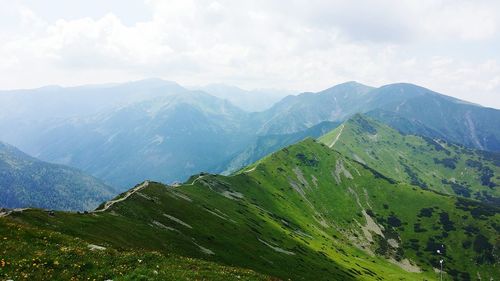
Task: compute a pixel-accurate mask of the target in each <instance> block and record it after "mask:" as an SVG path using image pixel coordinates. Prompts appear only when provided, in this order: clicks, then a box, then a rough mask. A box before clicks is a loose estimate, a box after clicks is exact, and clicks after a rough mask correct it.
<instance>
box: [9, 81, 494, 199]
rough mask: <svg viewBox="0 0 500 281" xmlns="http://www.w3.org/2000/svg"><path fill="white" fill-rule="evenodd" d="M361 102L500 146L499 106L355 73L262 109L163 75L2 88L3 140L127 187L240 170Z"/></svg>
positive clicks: (397, 119)
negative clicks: (370, 80) (352, 78)
mask: <svg viewBox="0 0 500 281" xmlns="http://www.w3.org/2000/svg"><path fill="white" fill-rule="evenodd" d="M230 89H232V88H229V90H230ZM220 93H223V91H222V92H220ZM226 93H227V94H230V93H231V91H227V92H226ZM221 95H222V94H221ZM358 112H362V113H367V114H369V115H370V116H371V117H372V118H374V119H377V120H379V121H382V122H384V123H387V124H389V125H390V126H391V127H393V128H396V129H398V130H399V131H400V132H403V133H406V134H419V135H424V136H427V137H431V138H439V139H445V140H447V141H449V142H453V143H459V144H463V145H466V146H468V147H473V148H480V149H485V150H500V145H499V142H498V140H500V136H499V134H500V128H499V126H500V121H498V120H500V113H499V112H500V111H499V110H496V109H490V108H485V107H481V106H478V105H474V104H470V103H466V102H463V101H460V100H457V99H454V98H450V97H447V96H444V95H440V94H438V93H435V92H432V91H430V90H428V89H425V88H422V87H418V86H415V85H411V84H392V85H387V86H384V87H380V88H373V87H369V86H365V85H362V84H359V83H356V82H348V83H344V84H340V85H337V86H334V87H332V88H329V89H326V90H324V91H321V92H319V93H303V94H300V95H298V96H287V97H285V98H284V99H282V100H281V101H279V102H278V103H276V104H275V105H274V106H272V107H271V108H269V109H268V110H265V111H262V112H254V113H248V112H245V111H243V110H241V109H239V108H238V107H236V106H234V105H232V103H231V102H230V101H228V100H224V99H221V98H218V97H215V96H213V95H210V94H208V93H205V92H203V91H195V90H188V89H185V88H183V87H181V86H179V85H178V84H176V83H173V82H168V81H163V80H160V79H148V80H142V81H135V82H130V83H123V84H109V85H93V86H82V87H73V88H61V87H44V88H40V89H34V90H18V91H3V92H0V130H2V132H3V134H2V137H1V140H3V141H6V142H8V143H12V144H14V145H16V146H17V147H19V148H20V149H21V150H23V151H26V152H27V153H29V154H30V155H34V156H36V157H38V158H40V159H41V160H44V161H48V162H54V163H59V164H65V165H68V166H72V167H76V168H79V169H81V170H83V171H85V172H87V173H89V174H92V175H93V176H96V177H98V178H101V179H103V180H105V181H106V183H108V184H111V185H115V186H118V187H120V188H122V189H124V188H128V187H130V186H132V185H134V184H135V183H136V182H138V181H142V180H144V179H152V180H160V181H163V182H172V181H182V180H185V179H186V178H187V177H188V176H189V175H191V174H195V173H199V172H202V171H208V172H224V171H225V172H229V171H234V170H238V169H240V168H241V167H243V166H244V165H246V164H249V163H252V162H253V161H256V160H257V159H260V158H261V157H263V156H264V155H266V154H268V153H272V152H274V151H276V150H278V149H280V148H282V147H284V146H286V145H289V144H291V143H294V142H296V141H298V140H301V139H303V138H305V137H308V136H309V137H317V136H319V135H318V133H319V132H322V131H321V129H319V130H318V128H322V126H321V125H320V124H328V123H324V122H333V123H337V122H342V121H345V120H346V119H347V118H349V117H350V116H352V115H354V114H356V113H358ZM495 120H497V122H495ZM316 126H317V127H316ZM330 129H331V128H330Z"/></svg>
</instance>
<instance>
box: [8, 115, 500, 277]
mask: <svg viewBox="0 0 500 281" xmlns="http://www.w3.org/2000/svg"><path fill="white" fill-rule="evenodd" d="M342 128H343V129H342ZM340 130H342V133H341V134H340V135H339V131H340ZM375 130H376V132H375ZM350 132H356V133H358V135H360V136H359V137H360V138H362V137H367V136H374V135H377V136H379V138H380V139H379V140H377V141H380V142H382V144H384V142H385V141H386V140H387V139H391V140H393V141H394V142H397V143H396V145H397V146H399V145H402V144H401V143H398V142H399V141H400V140H401V138H408V141H409V142H410V144H411V145H414V146H415V147H416V148H418V149H419V150H422V151H423V152H425V151H426V149H428V148H429V147H432V149H436V147H437V146H440V147H442V148H443V149H446V150H448V151H450V155H451V156H454V154H453V153H455V152H456V151H457V150H456V149H457V147H455V146H450V147H448V146H447V145H446V144H444V143H433V144H429V143H426V142H425V140H424V141H422V138H421V137H417V136H403V135H401V134H400V135H397V134H398V133H397V131H395V130H393V129H390V128H388V127H386V126H385V125H382V124H380V123H378V122H376V121H373V120H372V119H370V118H367V117H365V116H360V115H356V116H354V117H353V118H351V119H349V120H348V121H347V122H345V123H343V124H342V125H341V126H340V127H339V128H337V129H335V130H334V131H332V132H330V133H328V134H326V135H325V136H324V137H322V138H320V140H319V141H317V140H314V139H310V138H308V139H305V140H303V141H301V142H298V143H296V144H293V145H291V146H287V147H285V148H282V149H280V150H279V151H277V152H275V153H272V154H270V155H268V156H266V157H264V158H262V159H261V160H259V161H257V162H256V163H254V164H252V165H249V166H247V167H245V168H244V169H241V170H240V171H238V172H236V173H234V174H231V175H229V176H221V175H214V174H207V173H201V174H197V175H193V176H191V177H190V178H189V179H188V180H187V181H186V182H184V183H183V184H176V185H175V186H169V185H164V184H161V183H158V182H152V181H145V182H143V183H141V184H138V185H136V186H135V187H134V188H132V189H130V190H128V191H127V192H124V193H122V194H121V195H119V196H117V197H116V198H115V199H113V200H111V201H108V202H105V203H103V204H101V205H100V206H99V207H98V208H97V209H96V210H95V211H93V212H91V213H88V214H82V213H66V212H47V211H44V210H38V209H28V210H23V211H6V212H4V213H3V216H5V218H3V219H0V222H1V223H2V224H3V226H4V227H6V229H8V230H7V233H8V234H6V235H7V236H5V237H7V240H9V239H12V238H14V237H17V238H16V239H19V240H21V241H23V242H22V243H24V242H26V243H28V242H29V241H33V240H35V241H37V243H35V244H38V243H40V244H41V245H46V246H44V248H41V249H40V251H41V256H40V257H38V258H37V260H36V261H35V262H34V263H35V264H42V265H44V266H43V268H42V269H40V268H39V267H36V266H32V267H27V266H26V265H24V264H23V263H22V262H12V266H9V267H7V271H4V272H3V273H2V274H4V275H3V276H7V277H13V276H14V277H16V276H19V273H16V269H19V268H23V270H24V271H23V272H25V274H28V276H31V277H33V278H35V279H36V277H37V276H38V277H39V276H41V275H42V274H45V273H43V272H45V271H46V269H47V268H48V269H50V272H51V274H55V276H59V274H70V275H71V274H72V276H78V277H81V278H84V277H88V278H101V279H102V278H113V279H114V278H116V276H119V275H121V276H122V278H124V279H137V278H144V279H156V280H161V279H162V277H163V278H164V279H172V280H174V279H180V280H182V279H188V278H182V275H177V276H175V274H179V273H177V272H176V271H173V272H172V273H171V275H170V277H165V276H166V271H167V270H168V267H167V266H166V263H167V262H165V260H167V259H168V260H169V261H170V267H174V265H177V266H178V267H182V266H185V264H186V260H183V258H182V257H189V258H191V259H190V260H188V261H190V262H191V264H192V265H191V267H193V268H194V269H195V271H194V273H186V274H196V273H197V272H200V267H199V266H197V264H199V263H201V260H207V261H209V262H210V263H215V265H207V266H210V268H212V269H213V270H212V271H211V274H213V275H212V277H211V278H210V279H213V280H224V275H223V272H224V270H222V269H221V267H222V268H223V267H227V266H229V268H239V269H233V270H232V271H231V272H245V271H244V270H246V269H250V270H251V271H246V272H247V275H245V279H248V280H266V279H267V280H269V279H272V278H279V279H282V280H287V279H293V280H311V279H316V280H384V279H387V280H435V279H439V268H440V262H439V261H440V260H444V264H443V270H444V272H445V276H446V278H452V279H454V280H471V279H473V278H476V277H477V278H480V279H490V278H495V277H496V276H498V273H499V272H498V268H497V265H498V255H499V253H498V249H499V247H498V246H499V244H498V243H499V240H498V232H499V231H500V230H499V229H498V226H499V225H500V210H499V209H498V206H495V205H492V204H489V203H483V202H481V201H478V200H471V199H468V198H464V197H463V196H461V194H458V196H457V194H454V193H453V192H452V189H448V190H446V191H447V192H446V193H449V194H446V193H445V192H442V191H441V190H437V191H435V189H436V188H434V187H433V186H432V185H431V184H432V183H433V182H432V181H430V180H429V179H428V178H426V177H424V174H425V171H421V170H419V167H421V165H425V164H422V163H420V162H419V161H418V160H421V159H418V158H416V157H417V156H418V157H421V156H420V155H419V154H409V155H407V158H406V160H408V161H411V160H412V159H413V158H415V159H416V160H415V162H416V164H414V165H412V166H409V170H411V171H412V173H410V174H416V175H417V177H418V178H420V179H421V181H422V182H425V183H427V184H428V186H427V188H425V187H422V186H421V185H419V184H416V183H415V182H413V181H412V178H411V177H408V176H407V175H405V174H402V173H401V174H393V173H388V174H386V172H387V171H388V169H390V167H389V166H390V165H396V167H398V165H401V163H400V162H396V163H395V162H391V161H386V159H385V158H382V157H383V156H385V155H386V154H385V152H384V153H381V154H379V155H375V156H377V157H379V158H381V159H380V160H381V161H382V162H384V165H381V166H374V167H372V166H370V165H371V163H370V162H369V161H368V160H364V157H368V156H365V155H364V154H361V153H359V155H358V157H356V156H354V154H353V153H356V155H357V154H358V153H357V152H358V151H359V150H360V149H361V150H362V149H363V146H361V145H360V144H359V143H357V142H355V140H354V142H352V147H358V146H359V149H358V148H356V149H354V148H353V150H352V151H347V150H345V149H343V145H340V144H341V143H343V144H344V145H345V146H346V147H347V146H348V143H347V142H348V141H349V140H351V141H353V139H352V136H351V134H350ZM344 134H346V135H345V136H344V137H343V135H344ZM356 136H357V135H356ZM394 136H395V137H394ZM332 139H333V141H335V143H334V144H333V145H331V141H332ZM390 145H393V144H392V143H391V144H390ZM428 146H429V147H428ZM385 149H387V148H384V149H383V150H384V151H385ZM410 149H411V148H410ZM439 151H441V150H439ZM403 152H405V150H403ZM367 153H368V154H369V155H371V156H373V157H375V156H374V155H372V154H371V153H370V152H367ZM471 153H472V154H471V155H469V154H467V157H469V158H467V159H468V160H470V159H472V161H477V162H478V163H481V165H483V166H488V167H490V165H496V168H495V169H498V163H496V162H494V161H493V162H491V161H490V160H489V158H488V159H484V158H482V156H480V152H477V151H472V152H471ZM443 155H447V154H446V152H443ZM440 156H442V154H439V153H438V154H436V157H440ZM367 159H368V158H367ZM438 159H439V158H438ZM463 160H464V159H461V158H460V160H459V161H458V162H460V163H461V162H462V161H463ZM421 161H423V160H421ZM465 161H467V160H465ZM431 163H434V162H431ZM495 163H496V164H495ZM456 165H457V166H460V165H461V164H456ZM439 166H442V164H441V163H434V164H432V167H429V168H428V169H429V170H432V169H434V168H435V167H439ZM393 168H394V166H393ZM476 168H477V167H476ZM439 171H440V172H443V171H445V170H444V169H440V170H439ZM461 180H462V179H457V182H460V181H461ZM495 180H497V179H496V178H495ZM469 183H470V185H471V187H470V188H471V190H479V189H480V187H479V185H478V184H477V183H476V182H475V181H470V182H469ZM495 194H496V193H495ZM478 199H481V198H478ZM30 231H31V232H36V233H43V234H44V235H47V236H46V238H45V240H44V239H43V238H41V237H37V238H33V237H32V236H29V234H27V233H30ZM47 237H48V239H47ZM55 243H63V244H62V245H68V246H67V248H66V246H62V247H63V249H65V250H61V249H60V247H61V245H59V244H57V245H55ZM23 249H24V250H25V249H26V248H22V247H20V248H13V247H12V249H10V251H9V252H6V254H5V259H6V260H7V261H16V260H21V259H22V258H23V257H25V254H24V253H23ZM438 250H439V252H440V253H441V254H438V253H437V251H438ZM60 251H62V255H66V252H67V253H68V255H69V256H70V257H71V255H73V256H76V257H79V258H78V259H79V260H84V261H86V262H77V261H75V262H74V263H75V264H77V265H78V266H77V268H75V267H73V266H72V265H71V262H72V261H71V260H70V261H69V262H65V261H62V260H60V259H59V257H58V254H57V253H58V252H60ZM71 253H74V254H71ZM130 253H133V254H130ZM130 255H131V256H130ZM111 256H115V258H114V260H118V261H120V262H121V264H122V265H120V266H121V270H117V269H116V267H113V266H112V263H111V261H110V259H112V258H111ZM129 256H130V257H129ZM127 257H129V258H127ZM143 257H144V258H143ZM89 259H96V260H98V261H99V262H100V263H101V264H102V265H101V266H96V265H94V264H93V263H92V262H89V261H88V260H89ZM127 259H128V260H129V261H128V262H127ZM143 259H144V260H143ZM56 261H57V263H56ZM143 262H144V265H141V263H143ZM137 263H139V264H138V265H137V266H138V267H139V268H140V269H137V270H135V269H133V268H135V265H134V266H127V264H137ZM166 267H167V268H166ZM106 268H107V269H108V271H107V272H103V270H104V269H106ZM252 272H258V273H259V274H263V275H260V276H259V275H256V273H252ZM252 274H253V275H252ZM159 276H161V277H159ZM179 276H180V277H179ZM228 278H229V279H235V276H229V277H228ZM240 278H241V276H240Z"/></svg>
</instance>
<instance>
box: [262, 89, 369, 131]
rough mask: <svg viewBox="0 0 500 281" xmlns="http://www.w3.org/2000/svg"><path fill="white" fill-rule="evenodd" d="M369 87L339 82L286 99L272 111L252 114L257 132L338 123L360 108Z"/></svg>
mask: <svg viewBox="0 0 500 281" xmlns="http://www.w3.org/2000/svg"><path fill="white" fill-rule="evenodd" d="M372 89H373V88H372V87H369V86H365V85H362V84H359V83H356V82H347V83H343V84H340V85H337V86H334V87H331V88H329V89H326V90H324V91H321V92H319V93H302V94H300V95H297V96H288V97H286V98H284V99H282V100H281V101H280V102H278V103H276V104H275V105H274V106H273V107H272V108H270V109H268V110H266V111H264V112H261V113H259V114H256V115H255V117H254V118H255V119H256V120H257V121H258V122H260V123H259V126H260V127H259V128H258V133H259V134H262V135H266V134H290V133H295V132H298V131H302V130H305V129H307V128H310V127H312V126H314V125H317V124H319V123H321V122H323V121H337V122H338V121H342V120H344V119H346V118H347V117H349V116H351V115H353V114H355V113H357V112H360V111H362V110H363V108H364V101H365V100H366V98H367V97H366V96H367V95H368V93H369V92H370V91H371V90H372Z"/></svg>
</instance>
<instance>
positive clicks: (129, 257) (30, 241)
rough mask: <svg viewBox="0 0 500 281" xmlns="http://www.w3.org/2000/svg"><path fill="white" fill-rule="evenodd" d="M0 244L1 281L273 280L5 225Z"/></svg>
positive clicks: (185, 259) (200, 262)
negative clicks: (99, 247) (91, 245)
mask: <svg viewBox="0 0 500 281" xmlns="http://www.w3.org/2000/svg"><path fill="white" fill-rule="evenodd" d="M0 239H1V240H2V242H1V247H0V279H2V280H6V279H13V280H108V279H111V280H273V278H270V277H266V276H264V275H261V274H258V273H255V272H253V271H251V270H246V269H240V268H234V267H228V266H222V265H220V264H216V263H213V262H208V261H203V260H199V259H193V258H189V257H181V256H178V255H173V254H165V253H160V252H158V251H147V250H140V249H127V250H117V249H114V248H107V249H104V250H91V249H90V248H89V244H88V243H87V242H85V241H83V240H81V239H78V238H74V237H71V236H68V235H64V234H61V233H58V232H54V231H50V230H43V229H40V228H36V227H32V226H27V225H25V224H23V223H19V222H14V221H8V220H5V219H0Z"/></svg>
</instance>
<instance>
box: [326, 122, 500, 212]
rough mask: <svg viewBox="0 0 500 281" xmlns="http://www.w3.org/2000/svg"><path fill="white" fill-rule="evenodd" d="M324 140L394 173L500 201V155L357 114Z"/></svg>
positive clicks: (434, 186)
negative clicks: (409, 132) (405, 131)
mask: <svg viewBox="0 0 500 281" xmlns="http://www.w3.org/2000/svg"><path fill="white" fill-rule="evenodd" d="M320 141H321V142H323V143H325V144H326V145H328V146H330V147H332V148H333V149H335V150H337V151H340V152H341V153H342V154H343V155H346V156H348V157H351V158H353V159H355V160H356V161H358V162H361V163H365V164H366V165H368V166H370V167H372V168H374V169H376V170H377V171H379V172H381V173H383V174H385V175H390V177H391V178H393V179H395V180H397V181H402V182H408V183H411V184H413V185H417V186H419V187H421V188H423V189H431V190H434V191H437V192H440V193H444V194H451V195H456V196H460V197H465V198H472V199H477V200H481V201H483V202H487V203H492V204H495V205H497V206H500V188H498V186H500V154H498V153H491V152H485V151H477V150H472V149H467V148H465V147H462V146H458V145H455V144H451V143H446V142H443V141H439V140H433V139H430V138H426V137H420V136H416V135H403V134H401V133H399V132H398V131H396V130H394V129H392V128H390V127H388V126H387V125H384V124H382V123H379V122H377V121H374V120H372V119H370V118H367V117H365V116H363V115H356V116H354V117H353V118H351V119H350V120H348V121H346V122H345V123H344V124H343V125H342V126H341V127H339V128H337V129H335V130H333V131H331V132H330V133H328V134H326V135H324V136H322V137H321V138H320Z"/></svg>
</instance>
